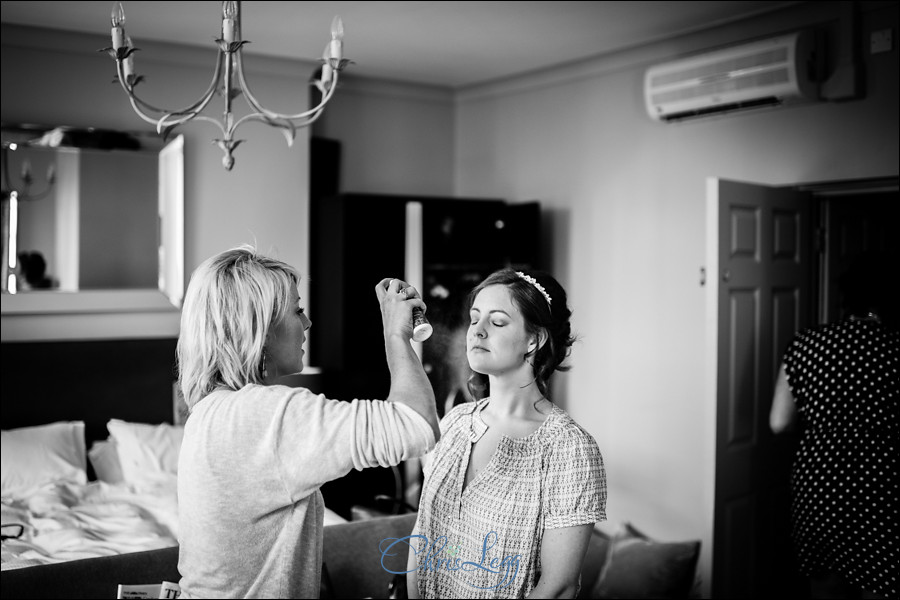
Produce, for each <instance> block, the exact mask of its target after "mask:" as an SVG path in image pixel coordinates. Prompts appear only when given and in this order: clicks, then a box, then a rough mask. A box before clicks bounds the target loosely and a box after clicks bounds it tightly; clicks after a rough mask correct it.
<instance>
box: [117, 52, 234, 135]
mask: <svg viewBox="0 0 900 600" xmlns="http://www.w3.org/2000/svg"><path fill="white" fill-rule="evenodd" d="M222 54H223V52H222V51H221V50H219V51H218V52H217V53H216V67H215V70H214V71H213V78H212V81H210V84H209V87H208V88H207V89H206V92H205V93H204V94H203V95H202V96H201V97H200V99H199V100H197V101H196V102H194V103H193V104H191V105H190V106H186V107H184V108H182V109H180V110H168V109H165V108H157V107H155V106H153V105H152V104H149V103H148V102H146V101H144V100H142V99H141V98H139V97H138V96H137V94H135V93H134V87H135V86H134V85H128V83H127V79H126V77H125V71H124V67H123V65H122V61H121V60H119V59H116V71H117V74H118V77H119V83H120V84H121V85H122V89H123V90H125V93H126V94H127V95H128V97H129V99H130V101H131V106H132V107H133V108H134V110H135V111H136V112H137V113H138V115H139V116H140V117H141V118H142V119H144V120H145V121H147V122H148V123H153V124H154V125H155V124H156V123H157V121H158V117H151V116H149V115H148V114H147V113H146V112H145V110H148V111H151V112H155V113H160V114H163V115H165V116H168V115H185V114H191V113H198V112H200V111H202V110H203V109H204V108H205V107H206V105H207V104H209V101H210V100H211V99H212V97H213V95H214V94H215V92H216V86H217V85H218V83H219V80H220V78H221V75H222ZM138 104H139V105H140V106H142V107H143V109H144V110H140V109H138V106H137V105H138ZM188 120H189V119H188ZM182 122H186V121H182ZM179 124H180V123H179Z"/></svg>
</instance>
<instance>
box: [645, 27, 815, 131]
mask: <svg viewBox="0 0 900 600" xmlns="http://www.w3.org/2000/svg"><path fill="white" fill-rule="evenodd" d="M813 50H814V47H813V34H812V32H811V31H802V32H797V33H794V34H789V35H784V36H779V37H775V38H770V39H767V40H761V41H756V42H750V43H746V44H742V45H737V46H731V47H728V48H724V49H720V50H716V51H712V52H707V53H705V54H700V55H696V56H691V57H687V58H684V59H681V60H676V61H672V62H669V63H665V64H661V65H656V66H654V67H651V68H650V69H648V70H647V73H646V74H645V78H644V96H645V101H646V105H647V112H648V114H649V115H650V116H651V117H652V118H654V119H657V120H660V121H673V120H681V119H683V118H687V117H689V116H703V115H710V114H715V113H721V112H727V111H735V110H741V109H745V108H756V107H760V106H773V105H778V104H786V103H790V102H795V101H799V100H810V99H814V98H815V97H816V96H817V89H816V84H815V82H814V81H812V79H811V78H810V72H811V71H810V65H811V64H812V62H811V61H812V58H813Z"/></svg>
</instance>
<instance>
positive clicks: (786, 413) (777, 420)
mask: <svg viewBox="0 0 900 600" xmlns="http://www.w3.org/2000/svg"><path fill="white" fill-rule="evenodd" d="M796 424H797V402H796V401H795V400H794V395H793V394H792V393H791V386H790V385H789V384H788V379H787V371H786V370H785V367H784V364H783V363H782V365H781V368H780V369H778V379H777V381H776V382H775V395H774V397H773V398H772V410H771V411H770V412H769V427H770V428H771V429H772V432H773V433H783V432H785V431H791V430H793V429H794V427H795V426H796Z"/></svg>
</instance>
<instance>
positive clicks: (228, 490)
mask: <svg viewBox="0 0 900 600" xmlns="http://www.w3.org/2000/svg"><path fill="white" fill-rule="evenodd" d="M298 281H299V276H298V274H297V272H296V271H295V270H294V269H293V268H292V267H291V266H289V265H287V264H285V263H283V262H281V261H279V260H275V259H273V258H269V257H266V256H263V255H261V254H259V253H258V252H257V251H256V250H255V249H254V248H252V247H250V246H242V247H239V248H235V249H232V250H228V251H226V252H223V253H221V254H218V255H216V256H213V257H212V258H210V259H208V260H207V261H205V262H204V263H203V264H201V265H200V266H199V267H198V268H197V270H196V271H194V273H193V275H192V277H191V281H190V284H189V286H188V290H187V294H186V296H185V302H184V308H183V312H182V319H181V335H180V337H179V339H178V369H179V379H180V385H181V389H182V391H183V393H184V397H185V400H186V402H187V405H188V407H189V409H190V416H189V417H188V420H187V423H186V425H185V433H184V442H183V445H182V449H181V456H180V460H179V463H178V503H179V520H180V531H179V544H180V550H179V560H178V569H179V571H180V573H181V575H182V579H181V582H180V585H181V589H182V593H183V597H185V598H190V597H204V598H238V597H270V598H276V597H282V598H291V597H293V598H315V597H318V594H319V585H320V577H321V564H322V535H323V534H322V527H323V515H324V503H323V500H322V494H321V492H320V491H319V488H320V487H321V486H322V484H324V483H325V482H327V481H330V480H333V479H337V478H338V477H341V476H343V475H345V474H346V473H348V472H349V471H350V470H351V469H364V468H367V467H374V466H389V465H395V464H397V463H399V462H401V461H403V460H405V459H408V458H411V457H415V456H419V455H421V454H423V453H424V452H426V451H427V450H429V449H430V448H431V447H433V445H434V443H435V440H436V439H437V438H438V437H439V436H440V431H439V429H438V425H437V414H436V412H435V403H434V394H433V392H432V390H431V386H430V385H429V383H428V379H427V377H426V375H425V372H424V371H423V369H422V365H421V363H420V362H419V360H418V358H417V356H416V355H415V353H414V352H413V349H412V347H411V345H410V341H409V339H410V337H411V335H412V309H413V307H420V308H423V309H424V308H425V305H424V303H423V302H422V300H421V299H420V298H419V294H418V292H417V291H416V290H415V289H414V288H412V287H409V286H406V285H405V284H404V283H403V282H402V281H400V280H397V279H384V280H382V281H381V282H380V283H379V284H378V285H377V286H376V287H375V293H376V296H377V298H378V301H379V303H380V305H381V314H382V321H383V324H384V342H385V350H386V353H387V361H388V366H389V368H390V372H391V389H390V393H389V395H388V397H387V400H386V401H382V400H353V401H352V402H341V401H336V400H329V399H327V398H325V397H324V396H322V395H316V394H313V393H312V392H310V391H309V390H306V389H302V388H290V387H286V386H282V385H279V384H278V382H279V380H280V378H281V377H283V376H285V375H291V374H294V373H297V372H299V371H301V370H302V369H303V349H302V346H303V343H304V341H305V337H306V335H305V332H306V330H307V329H308V328H309V327H310V321H309V318H308V317H307V316H306V314H305V313H304V310H303V308H302V306H301V303H300V298H299V295H298V291H297V283H298Z"/></svg>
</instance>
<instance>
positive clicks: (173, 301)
mask: <svg viewBox="0 0 900 600" xmlns="http://www.w3.org/2000/svg"><path fill="white" fill-rule="evenodd" d="M159 168H160V178H159V181H160V182H162V181H166V182H167V183H166V185H165V186H163V185H162V184H160V188H159V195H160V202H161V207H162V210H163V211H165V212H164V214H167V215H168V214H171V215H172V217H173V218H171V219H164V220H163V223H162V226H161V228H160V229H161V231H160V238H161V239H160V245H161V252H160V265H159V288H158V289H135V290H85V291H78V292H65V291H53V292H46V293H45V292H30V293H27V294H0V305H2V306H0V338H2V341H3V342H14V341H38V340H75V339H78V340H83V339H122V338H162V337H178V332H179V328H180V313H181V300H182V297H183V295H184V136H183V135H179V136H177V137H176V138H174V139H173V140H172V141H170V142H168V143H167V144H166V145H165V147H164V148H163V149H162V150H161V151H160V153H159ZM164 174H165V175H166V177H163V175H164Z"/></svg>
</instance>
